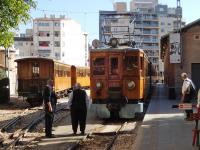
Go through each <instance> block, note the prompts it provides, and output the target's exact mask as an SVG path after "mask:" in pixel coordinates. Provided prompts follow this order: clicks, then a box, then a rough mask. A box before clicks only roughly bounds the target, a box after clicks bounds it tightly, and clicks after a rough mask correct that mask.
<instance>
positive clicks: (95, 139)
mask: <svg viewBox="0 0 200 150" xmlns="http://www.w3.org/2000/svg"><path fill="white" fill-rule="evenodd" d="M126 125H127V122H123V123H121V124H119V125H103V126H102V127H100V128H97V129H94V130H93V131H91V132H90V133H89V134H87V135H85V137H83V139H82V140H80V141H77V142H76V143H75V144H74V145H72V146H71V147H70V148H68V150H77V149H81V150H84V149H104V150H110V149H112V147H113V145H114V143H115V140H116V139H117V137H118V136H119V135H120V134H123V129H124V128H125V127H126Z"/></svg>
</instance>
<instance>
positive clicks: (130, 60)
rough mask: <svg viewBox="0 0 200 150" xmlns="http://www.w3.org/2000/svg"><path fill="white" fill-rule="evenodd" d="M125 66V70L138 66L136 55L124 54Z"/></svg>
mask: <svg viewBox="0 0 200 150" xmlns="http://www.w3.org/2000/svg"><path fill="white" fill-rule="evenodd" d="M125 67H126V70H134V69H135V68H137V67H138V59H137V57H136V56H126V57H125Z"/></svg>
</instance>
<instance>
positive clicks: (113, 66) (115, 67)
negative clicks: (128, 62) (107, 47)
mask: <svg viewBox="0 0 200 150" xmlns="http://www.w3.org/2000/svg"><path fill="white" fill-rule="evenodd" d="M120 60H121V59H120V55H110V56H109V67H108V68H109V79H120V70H121V66H120Z"/></svg>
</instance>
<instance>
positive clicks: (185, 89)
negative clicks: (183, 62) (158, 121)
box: [181, 73, 195, 120]
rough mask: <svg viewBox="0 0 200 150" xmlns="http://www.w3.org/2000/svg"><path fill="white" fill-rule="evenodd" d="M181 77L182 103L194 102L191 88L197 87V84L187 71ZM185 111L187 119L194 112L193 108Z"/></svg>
mask: <svg viewBox="0 0 200 150" xmlns="http://www.w3.org/2000/svg"><path fill="white" fill-rule="evenodd" d="M181 78H182V80H183V85H182V97H181V103H192V99H193V97H192V95H191V94H192V93H191V92H192V91H191V89H192V88H193V89H195V85H194V83H193V82H192V80H191V79H189V78H188V75H187V73H182V74H181ZM185 113H186V118H185V119H186V120H188V119H189V117H190V114H191V113H193V110H192V109H190V110H185Z"/></svg>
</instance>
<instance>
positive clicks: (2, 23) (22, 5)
mask: <svg viewBox="0 0 200 150" xmlns="http://www.w3.org/2000/svg"><path fill="white" fill-rule="evenodd" d="M31 8H36V2H34V0H0V33H3V32H7V31H9V30H12V29H16V28H17V27H18V25H19V23H26V22H27V21H28V20H29V19H30V17H31V16H30V13H29V11H30V9H31Z"/></svg>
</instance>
